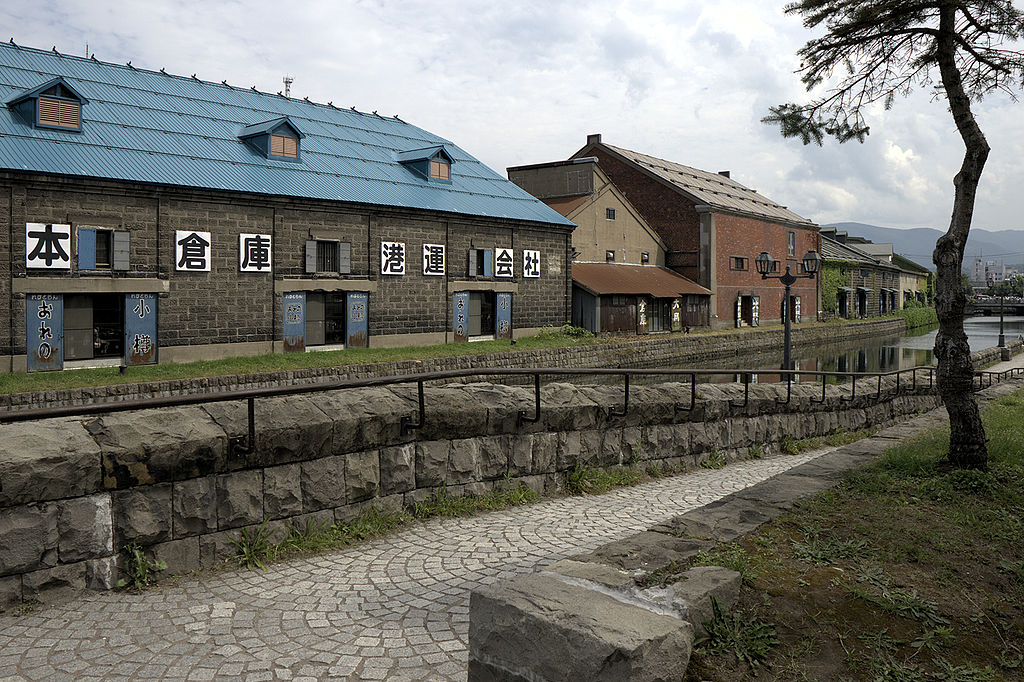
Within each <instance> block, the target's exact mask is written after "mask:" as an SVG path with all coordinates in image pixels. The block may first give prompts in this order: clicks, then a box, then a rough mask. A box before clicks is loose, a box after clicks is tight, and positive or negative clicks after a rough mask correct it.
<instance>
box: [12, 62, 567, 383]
mask: <svg viewBox="0 0 1024 682" xmlns="http://www.w3.org/2000/svg"><path fill="white" fill-rule="evenodd" d="M0 102H3V104H4V105H5V107H6V111H5V112H4V115H3V116H0V301H3V302H4V303H3V305H2V306H0V371H21V370H24V369H25V368H26V367H27V368H28V369H30V370H38V369H59V368H61V367H74V366H83V365H96V364H118V363H120V362H127V363H128V364H139V363H152V362H158V361H159V362H167V361H187V360H193V359H206V358H215V357H223V356H228V355H240V354H252V353H267V352H272V351H284V352H294V351H302V350H309V349H313V348H344V347H355V346H366V345H370V346H386V345H404V344H421V343H444V342H449V341H463V340H467V339H471V338H474V337H478V338H486V337H494V336H497V337H499V338H502V337H509V336H511V335H513V334H516V335H520V334H525V333H529V332H530V331H531V330H534V329H536V328H539V327H541V326H543V325H549V324H550V325H560V324H563V323H564V322H566V321H567V320H568V319H569V306H570V295H571V279H570V277H571V275H570V265H569V259H570V255H569V254H570V248H571V242H570V240H571V232H572V229H573V225H572V223H571V222H569V221H568V220H566V219H565V218H564V217H562V216H561V215H559V214H558V213H556V212H555V211H553V210H551V209H550V208H548V207H547V206H545V205H544V204H543V203H541V202H540V201H538V200H537V199H535V198H534V197H532V196H530V195H528V194H527V193H525V192H523V191H522V190H521V189H519V188H518V187H516V186H515V185H514V184H513V183H511V182H509V181H508V180H506V179H504V178H502V177H501V176H499V175H498V174H496V173H495V172H494V171H492V170H491V169H489V168H487V167H486V166H484V165H483V164H482V163H480V162H479V161H477V160H476V159H474V158H473V157H472V156H470V155H469V154H467V153H466V152H465V151H463V150H462V149H460V148H459V147H458V146H456V145H454V144H452V143H451V142H449V141H447V140H444V139H442V138H439V137H437V136H435V135H432V134H431V133H428V132H426V131H424V130H422V129H420V128H417V127H415V126H413V125H410V124H408V123H406V122H404V121H402V120H400V119H398V118H397V117H384V116H379V115H377V114H376V113H362V112H357V111H355V110H354V109H349V108H339V107H336V106H334V105H332V104H330V103H328V104H315V103H312V102H310V101H308V100H300V99H294V98H289V97H284V96H282V95H280V94H278V95H273V94H268V93H262V92H258V91H256V90H255V89H251V88H238V87H233V86H231V85H228V84H227V83H223V84H215V83H208V82H204V81H200V80H198V79H197V78H195V77H192V78H188V77H180V76H174V75H170V74H167V73H165V72H164V71H163V70H161V71H146V70H142V69H138V68H136V67H133V66H131V64H128V65H126V66H120V65H115V64H109V63H103V62H98V61H96V60H95V59H84V58H78V57H72V56H67V55H61V54H59V53H56V52H55V51H41V50H35V49H30V48H24V47H19V46H16V45H14V44H10V43H9V44H3V45H2V46H0Z"/></svg>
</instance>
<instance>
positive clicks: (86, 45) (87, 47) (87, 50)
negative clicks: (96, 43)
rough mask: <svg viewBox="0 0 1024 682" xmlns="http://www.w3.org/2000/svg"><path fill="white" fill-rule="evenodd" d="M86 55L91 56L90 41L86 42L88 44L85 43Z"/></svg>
mask: <svg viewBox="0 0 1024 682" xmlns="http://www.w3.org/2000/svg"><path fill="white" fill-rule="evenodd" d="M85 56H86V57H88V56H89V43H86V44H85Z"/></svg>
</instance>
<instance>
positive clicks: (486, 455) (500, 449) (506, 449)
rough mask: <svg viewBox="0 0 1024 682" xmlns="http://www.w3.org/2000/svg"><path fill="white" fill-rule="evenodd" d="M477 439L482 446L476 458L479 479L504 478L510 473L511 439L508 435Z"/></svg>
mask: <svg viewBox="0 0 1024 682" xmlns="http://www.w3.org/2000/svg"><path fill="white" fill-rule="evenodd" d="M476 440H477V443H478V444H479V446H480V450H479V453H478V455H477V458H476V464H477V478H478V480H480V481H493V480H496V479H499V478H503V477H504V476H505V475H506V474H507V473H508V460H509V453H510V451H511V449H512V445H511V439H510V438H509V437H508V436H490V437H487V438H478V439H476Z"/></svg>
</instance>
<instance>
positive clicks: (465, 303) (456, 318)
mask: <svg viewBox="0 0 1024 682" xmlns="http://www.w3.org/2000/svg"><path fill="white" fill-rule="evenodd" d="M452 332H453V333H454V335H455V340H456V341H468V340H469V292H468V291H460V292H458V293H457V294H455V295H454V296H453V297H452Z"/></svg>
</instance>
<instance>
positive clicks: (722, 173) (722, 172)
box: [718, 171, 729, 178]
mask: <svg viewBox="0 0 1024 682" xmlns="http://www.w3.org/2000/svg"><path fill="white" fill-rule="evenodd" d="M718 174H719V175H721V176H722V177H723V178H727V177H729V171H718Z"/></svg>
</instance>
